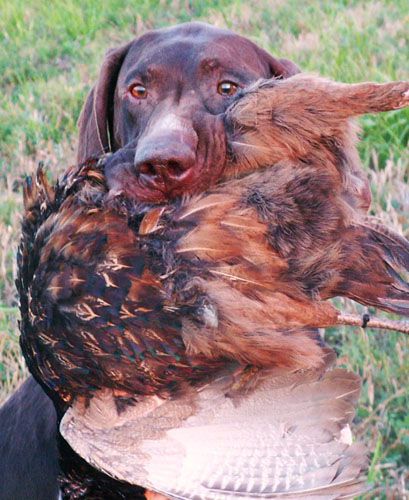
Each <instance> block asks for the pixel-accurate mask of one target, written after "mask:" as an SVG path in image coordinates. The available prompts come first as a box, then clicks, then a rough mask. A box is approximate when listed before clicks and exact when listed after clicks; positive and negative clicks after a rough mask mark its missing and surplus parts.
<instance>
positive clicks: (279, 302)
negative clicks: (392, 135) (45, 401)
mask: <svg viewBox="0 0 409 500" xmlns="http://www.w3.org/2000/svg"><path fill="white" fill-rule="evenodd" d="M408 104H409V83H406V82H398V83H390V84H372V83H363V84H352V85H348V84H340V83H335V82H331V81H328V80H325V79H322V78H319V77H316V76H312V75H296V76H294V77H291V78H289V79H287V80H268V81H262V82H258V83H257V84H256V85H253V86H252V87H250V88H248V89H245V90H243V91H242V92H241V93H240V94H239V95H238V96H237V97H235V98H234V99H232V104H231V106H230V107H229V109H228V110H227V112H226V113H224V114H223V116H221V117H220V119H222V120H223V122H224V128H225V134H226V144H227V151H228V157H227V158H226V162H225V165H224V167H223V173H222V175H221V178H220V182H219V183H218V184H216V185H209V186H203V193H201V194H197V195H192V196H189V197H186V198H182V199H179V200H175V201H173V202H172V203H169V204H167V205H153V204H149V203H147V202H146V201H143V202H142V201H141V200H138V199H137V198H136V197H135V196H133V193H132V186H131V185H129V183H128V182H121V175H120V174H121V163H120V162H119V163H118V161H117V160H118V158H115V153H114V154H112V155H109V156H106V157H104V158H101V159H99V160H95V161H89V162H87V163H86V164H83V165H81V166H79V167H73V168H71V169H69V170H68V171H67V172H66V174H65V175H64V176H63V177H62V179H60V181H59V182H58V183H57V184H56V185H55V186H52V185H51V184H50V183H49V182H48V180H47V179H46V176H45V173H44V171H43V170H42V169H39V171H38V172H37V175H36V176H35V177H33V178H29V179H28V180H27V183H26V187H25V193H24V202H25V215H24V220H23V227H22V229H23V235H22V240H21V245H20V248H19V253H18V265H19V276H18V279H17V286H18V290H19V294H20V309H21V317H22V319H21V346H22V349H23V352H24V356H25V358H26V360H27V363H28V366H29V369H30V371H31V372H32V374H33V375H34V376H35V378H36V379H37V380H38V381H39V382H40V383H41V384H42V386H43V387H44V388H45V390H46V391H47V392H48V394H49V395H50V396H51V397H52V398H53V401H54V402H55V404H56V407H57V409H58V411H59V415H60V417H62V416H63V415H64V417H63V418H62V422H61V432H62V434H63V436H64V437H65V438H66V439H67V441H68V442H69V443H70V445H71V446H72V447H73V448H74V449H75V450H76V451H77V452H78V453H79V454H80V455H81V456H82V457H83V458H85V459H86V460H87V461H88V462H89V463H91V464H93V465H95V466H96V467H97V468H99V469H100V470H103V471H105V472H107V473H108V474H110V475H111V476H112V477H115V478H118V479H121V480H123V481H126V482H129V483H132V484H137V485H140V486H143V487H144V488H147V490H151V491H153V492H158V493H160V494H162V495H164V496H165V497H168V498H187V499H193V498H200V499H204V500H206V499H216V498H217V499H225V498H226V499H227V498H232V497H235V498H258V497H263V498H275V497H276V496H280V497H281V496H284V497H287V498H318V497H319V498H328V499H329V498H348V497H353V496H354V495H357V494H358V493H359V492H360V491H362V490H363V489H364V488H365V485H364V479H363V478H362V472H363V471H364V469H365V466H366V457H365V450H364V448H363V447H362V445H360V444H358V443H352V441H351V438H350V431H349V427H348V424H349V423H350V422H351V419H352V417H353V413H354V406H355V404H356V401H357V397H358V394H359V379H358V378H357V377H356V376H355V375H353V374H350V373H348V372H347V371H345V370H330V369H329V368H330V366H331V364H332V362H333V354H332V351H331V350H330V349H329V348H328V347H327V346H326V345H325V343H324V342H323V341H322V339H321V336H320V335H319V332H318V329H319V328H323V327H329V326H336V325H340V324H357V322H358V323H359V322H360V321H363V323H364V326H365V324H369V325H370V326H374V327H382V326H386V327H388V326H389V327H394V328H396V329H399V330H401V331H405V332H407V331H408V330H409V328H408V324H407V323H404V322H397V321H395V322H392V321H389V322H388V321H387V320H385V321H382V320H377V319H372V318H368V317H365V318H363V320H361V319H360V318H358V319H357V318H355V317H350V316H347V315H344V314H343V313H341V312H340V311H338V310H337V309H336V308H335V307H334V306H333V305H332V304H331V303H330V302H328V301H327V299H330V298H332V297H338V296H341V297H348V298H350V299H353V300H355V301H357V302H359V303H361V304H365V305H369V306H374V307H376V308H379V309H382V310H385V311H390V312H394V313H396V314H399V315H403V316H408V315H409V283H408V282H407V279H406V278H405V273H407V271H408V270H409V243H408V241H407V240H406V239H405V238H404V237H402V236H400V235H398V234H396V233H394V232H393V231H391V230H390V229H388V228H386V227H385V226H383V225H381V224H380V223H379V222H378V221H377V220H376V219H375V218H373V217H370V216H368V215H367V209H368V206H369V203H370V191H369V188H368V183H367V180H366V178H365V175H364V173H363V170H362V167H361V165H360V161H359V157H358V154H357V152H356V129H355V125H354V124H353V123H351V122H350V119H351V118H352V117H353V116H356V115H360V114H364V113H369V112H371V113H374V112H380V111H387V110H392V109H399V108H402V107H405V106H407V105H408ZM124 168H125V167H124ZM126 168H128V167H126ZM149 494H151V493H149Z"/></svg>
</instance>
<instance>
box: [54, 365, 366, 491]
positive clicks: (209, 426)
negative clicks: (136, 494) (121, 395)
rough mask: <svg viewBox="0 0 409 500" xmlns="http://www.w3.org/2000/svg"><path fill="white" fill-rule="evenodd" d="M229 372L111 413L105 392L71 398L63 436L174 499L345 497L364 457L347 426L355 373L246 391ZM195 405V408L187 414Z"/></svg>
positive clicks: (93, 458) (92, 458) (99, 463)
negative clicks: (86, 399) (173, 395)
mask: <svg viewBox="0 0 409 500" xmlns="http://www.w3.org/2000/svg"><path fill="white" fill-rule="evenodd" d="M231 389H232V378H231V376H230V375H224V376H223V377H220V378H218V379H217V380H214V381H213V382H211V383H210V384H208V385H207V386H205V387H203V388H202V389H201V390H200V391H199V392H195V393H189V394H186V395H184V396H183V397H180V398H177V399H174V400H167V401H164V400H161V399H159V398H156V397H150V398H147V399H145V400H144V401H143V402H141V403H137V404H136V405H135V406H132V407H128V408H127V409H125V410H124V411H123V412H122V413H120V414H118V412H117V410H116V407H115V405H114V403H113V399H112V394H110V392H109V391H104V392H100V393H99V394H97V395H96V396H95V397H94V398H93V399H92V400H91V402H90V404H89V406H87V407H86V406H85V405H84V404H83V403H81V402H77V403H75V404H74V405H73V407H72V408H70V409H69V410H68V412H67V413H66V414H65V416H64V418H63V420H62V422H61V426H60V430H61V433H62V435H63V436H64V438H65V439H66V440H67V441H68V442H69V443H70V445H71V446H72V447H73V448H74V450H75V451H76V452H77V453H79V454H80V455H81V456H82V457H83V458H84V459H85V460H87V461H88V462H89V463H91V464H93V465H94V466H95V467H97V468H99V469H100V470H103V471H105V472H106V473H108V474H109V475H111V476H113V477H116V478H118V479H122V480H124V481H127V482H130V483H132V484H138V485H142V486H144V487H146V488H148V489H151V490H154V491H157V492H161V493H162V494H164V495H166V496H168V497H171V498H180V499H192V500H193V499H201V500H213V499H218V500H224V499H231V498H248V499H251V498H308V499H315V498H317V499H318V498H319V499H321V500H322V499H335V498H352V497H353V496H355V495H358V494H359V493H361V492H362V491H364V490H365V489H366V487H365V481H364V479H363V478H362V474H363V471H364V469H365V468H366V464H367V458H366V451H365V448H364V447H363V445H362V444H359V443H353V442H352V440H351V432H350V429H349V423H350V422H351V420H352V418H353V415H354V411H355V405H356V402H357V399H358V396H359V392H360V382H359V377H358V376H357V375H354V374H352V373H349V372H347V371H345V370H342V369H334V370H331V371H328V372H326V373H325V374H324V375H322V373H319V372H317V371H312V370H310V371H300V372H297V373H288V372H286V373H284V372H282V373H275V372H273V371H269V372H262V373H261V375H260V379H259V383H258V384H257V386H256V387H255V388H254V389H253V390H250V391H248V392H246V391H242V392H240V391H233V392H232V390H231ZM192 408H194V412H192Z"/></svg>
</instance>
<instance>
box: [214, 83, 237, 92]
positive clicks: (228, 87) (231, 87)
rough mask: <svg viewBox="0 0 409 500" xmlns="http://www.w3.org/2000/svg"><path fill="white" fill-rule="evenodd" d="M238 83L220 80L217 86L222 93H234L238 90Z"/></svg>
mask: <svg viewBox="0 0 409 500" xmlns="http://www.w3.org/2000/svg"><path fill="white" fill-rule="evenodd" d="M237 89H238V85H237V84H236V83H233V82H227V81H224V82H220V83H219V85H218V86H217V92H218V93H219V94H220V95H234V94H235V93H236V92H237Z"/></svg>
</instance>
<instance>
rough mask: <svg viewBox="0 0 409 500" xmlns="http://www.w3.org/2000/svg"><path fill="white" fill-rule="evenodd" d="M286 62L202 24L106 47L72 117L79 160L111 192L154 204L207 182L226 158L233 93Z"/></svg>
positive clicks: (289, 66)
mask: <svg viewBox="0 0 409 500" xmlns="http://www.w3.org/2000/svg"><path fill="white" fill-rule="evenodd" d="M297 72H298V68H297V66H296V65H295V64H293V63H291V62H290V61H287V60H285V59H275V58H274V57H272V56H271V55H270V54H268V53H267V52H265V51H264V50H262V49H261V48H259V47H258V46H257V45H255V44H254V43H252V42H251V41H250V40H247V39H246V38H243V37H241V36H239V35H236V34H234V33H232V32H230V31H227V30H221V29H218V28H214V27H212V26H209V25H206V24H202V23H187V24H182V25H179V26H175V27H172V28H166V29H161V30H157V31H151V32H149V33H146V34H145V35H143V36H141V37H140V38H137V39H136V40H134V41H132V42H130V43H128V44H127V45H124V46H122V47H120V48H118V49H114V50H111V51H110V52H109V53H108V54H107V56H106V58H105V60H104V63H103V65H102V68H101V72H100V75H99V79H98V81H97V83H96V85H95V86H94V88H93V89H92V90H91V92H90V94H89V96H88V99H87V101H86V103H85V106H84V108H83V111H82V114H81V117H80V122H79V125H80V140H79V153H78V161H79V162H82V161H85V160H86V159H88V158H90V157H95V156H99V155H101V154H102V153H106V152H109V151H111V152H113V153H114V154H113V155H112V156H111V157H110V158H109V159H108V160H107V162H106V175H107V180H108V184H109V186H110V189H111V190H112V191H113V192H116V193H120V192H122V193H124V194H126V195H128V196H131V197H132V198H136V199H138V200H141V201H148V202H154V203H161V202H164V201H167V200H169V199H172V198H175V197H178V196H181V195H184V194H190V193H194V192H197V191H201V190H203V189H206V188H207V187H209V186H211V185H212V184H213V183H214V182H216V181H217V180H218V179H219V178H220V175H221V172H222V170H223V167H224V164H225V161H226V145H225V134H224V128H223V121H222V119H221V114H222V113H223V112H224V111H225V110H226V109H227V107H228V106H229V104H230V103H231V101H232V99H233V98H234V95H235V94H236V93H237V92H238V91H239V89H240V88H243V87H246V86H247V85H249V84H250V83H252V82H254V81H257V80H258V79H260V78H270V77H282V78H286V77H288V76H291V75H293V74H295V73H297Z"/></svg>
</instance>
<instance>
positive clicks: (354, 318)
mask: <svg viewBox="0 0 409 500" xmlns="http://www.w3.org/2000/svg"><path fill="white" fill-rule="evenodd" d="M337 325H348V326H360V327H361V328H366V327H369V328H380V329H383V330H395V331H396V332H401V333H406V334H409V321H396V320H392V319H386V318H377V317H372V316H369V314H364V315H363V316H359V315H355V314H342V313H339V315H338V318H337Z"/></svg>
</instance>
